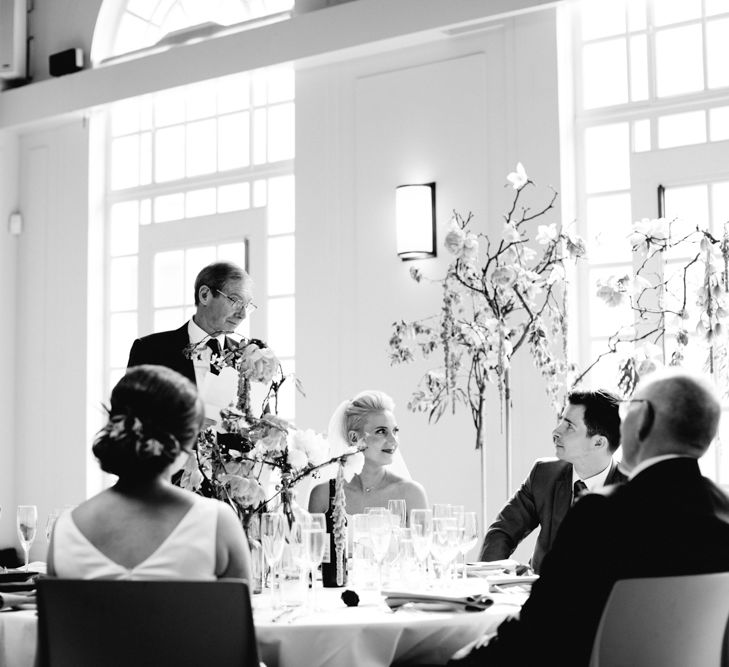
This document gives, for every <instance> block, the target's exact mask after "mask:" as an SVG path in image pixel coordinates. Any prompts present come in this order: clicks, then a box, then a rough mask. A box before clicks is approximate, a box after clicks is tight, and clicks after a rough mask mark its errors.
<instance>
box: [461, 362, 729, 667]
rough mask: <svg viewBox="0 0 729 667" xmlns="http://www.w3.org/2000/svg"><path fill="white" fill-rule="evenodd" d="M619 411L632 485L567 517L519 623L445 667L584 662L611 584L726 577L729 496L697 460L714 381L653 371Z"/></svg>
mask: <svg viewBox="0 0 729 667" xmlns="http://www.w3.org/2000/svg"><path fill="white" fill-rule="evenodd" d="M622 408H623V421H622V425H621V429H620V431H621V441H622V446H623V460H622V462H621V467H622V466H624V467H625V469H626V471H628V472H629V479H628V481H627V482H626V483H625V484H619V485H615V486H611V487H606V488H604V489H601V490H599V491H597V492H595V493H588V494H586V495H585V496H584V497H583V498H582V499H581V500H580V501H579V502H578V503H577V504H576V505H575V506H574V507H573V508H572V509H571V510H570V512H569V513H568V514H567V517H566V518H565V520H564V523H563V524H562V527H561V528H560V530H559V534H558V535H557V539H556V540H555V542H554V544H553V545H552V549H551V551H550V552H549V553H548V554H547V556H546V558H545V559H544V563H543V566H542V572H541V575H540V578H539V580H538V581H537V582H535V583H534V586H533V587H532V592H531V595H530V596H529V599H528V600H527V601H526V603H525V604H524V606H523V607H522V610H521V613H520V615H519V619H518V620H517V619H515V618H511V619H508V620H506V621H504V622H503V623H502V624H501V625H500V626H499V628H498V631H497V633H496V635H495V636H493V637H488V638H485V640H482V641H488V643H487V644H485V645H482V646H480V647H477V648H474V649H472V650H470V651H468V650H463V651H459V652H458V653H457V654H456V655H455V656H454V657H453V659H452V660H451V662H450V663H449V664H451V665H453V666H454V667H455V666H458V667H465V666H471V665H488V666H489V667H499V666H502V665H510V666H513V665H560V666H564V667H572V666H577V665H581V666H584V665H587V664H588V663H589V660H590V655H591V652H592V644H593V642H594V639H595V633H596V630H597V626H598V623H599V621H600V616H601V615H602V612H603V609H604V607H605V603H606V601H607V598H608V595H609V594H610V591H611V589H612V587H613V584H614V583H615V582H616V581H617V580H619V579H630V578H636V577H667V576H681V575H689V574H705V573H710V572H725V571H727V570H729V498H728V497H727V496H726V495H725V494H724V492H723V491H721V489H719V488H718V487H717V486H716V485H715V484H714V483H713V482H711V481H710V480H708V479H706V478H705V477H702V475H701V471H700V470H699V462H698V459H699V458H700V457H701V456H702V455H703V454H704V453H705V452H706V450H707V449H708V448H709V445H710V444H711V442H712V440H713V439H714V437H715V436H716V432H717V429H718V426H719V418H720V416H721V404H720V401H719V397H718V394H717V392H716V389H715V388H714V386H713V384H712V383H711V382H709V380H708V379H706V378H703V377H699V376H695V375H692V374H689V373H686V372H681V371H673V372H666V373H662V374H660V375H659V374H656V375H655V376H654V377H653V378H651V379H649V381H648V382H647V383H645V384H642V385H641V386H640V387H639V388H638V390H637V392H636V393H635V395H634V397H633V398H632V399H627V400H626V401H624V402H622ZM575 591H578V592H576V593H575ZM684 622H685V623H690V622H691V610H690V609H686V610H685V619H684ZM646 641H648V639H647V640H646Z"/></svg>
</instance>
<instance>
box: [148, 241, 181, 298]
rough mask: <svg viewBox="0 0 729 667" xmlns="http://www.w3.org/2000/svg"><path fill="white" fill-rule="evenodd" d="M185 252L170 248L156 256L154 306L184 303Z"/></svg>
mask: <svg viewBox="0 0 729 667" xmlns="http://www.w3.org/2000/svg"><path fill="white" fill-rule="evenodd" d="M184 258H185V255H184V252H183V251H182V250H169V251H167V252H158V253H157V254H156V255H155V256H154V280H153V282H154V307H155V308H162V307H164V306H178V305H180V304H182V303H184V302H185V301H184V281H183V278H184V270H183V262H184Z"/></svg>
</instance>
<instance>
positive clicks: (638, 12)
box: [628, 0, 646, 31]
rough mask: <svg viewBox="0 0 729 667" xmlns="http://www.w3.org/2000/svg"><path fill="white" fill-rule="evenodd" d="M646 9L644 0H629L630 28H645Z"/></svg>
mask: <svg viewBox="0 0 729 667" xmlns="http://www.w3.org/2000/svg"><path fill="white" fill-rule="evenodd" d="M645 10H646V8H645V1H644V0H628V30H633V31H634V30H645V28H646V11H645Z"/></svg>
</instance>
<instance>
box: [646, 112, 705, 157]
mask: <svg viewBox="0 0 729 667" xmlns="http://www.w3.org/2000/svg"><path fill="white" fill-rule="evenodd" d="M705 141H706V114H705V113H704V111H703V110H702V111H689V112H688V113H677V114H671V115H670V116H661V117H660V118H659V119H658V147H659V148H673V147H674V146H687V145H689V144H700V143H703V142H705Z"/></svg>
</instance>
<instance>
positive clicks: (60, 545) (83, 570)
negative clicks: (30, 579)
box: [53, 496, 220, 580]
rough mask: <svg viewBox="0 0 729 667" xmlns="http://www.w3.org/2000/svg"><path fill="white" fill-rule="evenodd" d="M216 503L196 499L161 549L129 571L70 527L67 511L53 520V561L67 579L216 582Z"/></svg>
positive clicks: (73, 524)
mask: <svg viewBox="0 0 729 667" xmlns="http://www.w3.org/2000/svg"><path fill="white" fill-rule="evenodd" d="M219 506H220V502H219V501H217V500H214V499H211V498H203V497H202V496H195V501H194V502H193V504H192V507H191V508H190V509H189V510H188V512H187V514H185V516H184V517H182V519H181V520H180V522H179V523H178V524H177V526H175V528H174V529H173V530H172V532H171V533H170V534H169V535H168V536H167V537H166V538H165V540H164V541H163V542H162V544H160V545H159V547H157V549H156V550H155V551H154V552H153V553H152V554H151V555H150V556H148V557H147V558H145V559H144V560H143V561H142V562H141V563H139V564H138V565H137V566H135V567H133V568H131V569H128V568H126V567H124V566H122V565H119V564H118V563H115V562H114V561H113V560H111V559H110V558H108V557H107V556H105V555H104V554H103V553H101V551H99V550H98V549H97V548H96V547H95V546H94V545H93V544H91V542H89V540H88V539H87V538H86V537H85V536H84V534H83V533H82V532H81V531H80V530H79V529H78V527H77V526H76V524H75V523H74V520H73V517H72V516H71V511H70V510H69V511H66V512H64V513H63V514H62V515H61V516H60V517H59V518H58V520H57V521H56V526H55V529H54V532H53V561H54V566H55V570H56V574H57V575H58V576H59V577H63V578H65V579H133V580H159V579H197V580H207V579H215V578H216V577H215V538H216V533H217V525H218V511H219Z"/></svg>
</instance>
